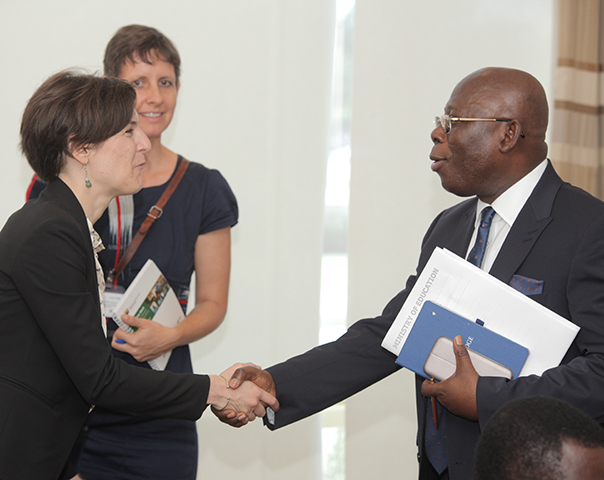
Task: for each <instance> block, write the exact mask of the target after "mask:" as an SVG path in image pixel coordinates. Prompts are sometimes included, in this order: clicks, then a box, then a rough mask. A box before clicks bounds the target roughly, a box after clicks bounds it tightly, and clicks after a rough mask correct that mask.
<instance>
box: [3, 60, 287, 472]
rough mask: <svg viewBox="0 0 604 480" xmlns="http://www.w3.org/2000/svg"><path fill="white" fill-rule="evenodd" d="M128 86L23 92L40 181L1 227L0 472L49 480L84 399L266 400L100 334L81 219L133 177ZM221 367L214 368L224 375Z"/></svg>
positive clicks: (99, 83)
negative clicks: (143, 356)
mask: <svg viewBox="0 0 604 480" xmlns="http://www.w3.org/2000/svg"><path fill="white" fill-rule="evenodd" d="M135 100H136V94H135V92H134V89H133V88H132V87H131V86H130V85H128V84H127V83H126V82H123V81H121V80H119V79H111V78H99V77H95V76H91V75H82V74H75V73H71V72H62V73H59V74H56V75H54V76H53V77H51V78H50V79H48V80H47V81H46V82H44V84H42V86H41V87H40V88H39V89H38V90H37V91H36V93H35V94H34V95H33V97H32V98H31V99H30V101H29V103H28V105H27V107H26V109H25V112H24V115H23V121H22V125H21V146H22V149H23V152H24V154H25V156H26V157H27V160H28V162H29V163H30V165H31V166H32V168H33V169H34V170H35V172H36V174H37V175H38V176H39V177H40V178H41V179H42V180H44V181H46V182H48V187H47V188H46V189H45V190H44V192H43V193H42V194H41V195H40V197H39V198H38V199H37V200H33V201H30V202H28V203H27V204H25V206H24V207H23V208H21V210H19V211H17V212H16V213H14V214H13V215H12V216H11V217H10V218H9V220H8V221H7V223H6V225H5V226H4V228H3V229H2V231H1V232H0V478H1V479H2V480H12V479H15V480H22V479H26V478H32V479H37V480H44V479H49V480H56V479H67V478H71V477H72V476H73V475H74V474H75V472H74V471H73V470H72V469H71V467H70V465H68V462H67V459H68V456H69V453H70V451H71V449H72V448H73V445H74V442H75V441H76V438H77V436H78V433H79V431H80V429H81V427H82V425H83V424H84V420H85V418H86V415H87V414H88V412H89V411H90V409H91V408H93V406H94V405H102V406H103V407H106V408H111V409H116V410H123V411H129V412H134V413H141V414H147V415H154V416H165V417H172V418H181V419H188V420H196V419H197V418H199V417H200V416H201V414H202V413H203V411H204V409H205V407H206V406H207V405H212V406H213V407H214V408H217V409H222V408H224V407H226V406H227V405H229V408H232V409H233V410H235V411H238V412H241V415H244V414H246V415H248V416H249V417H250V418H252V419H253V418H254V417H255V416H263V415H264V413H265V410H264V407H263V405H262V403H261V402H265V403H266V404H268V405H270V406H271V407H273V408H278V404H277V403H276V399H275V398H274V397H272V396H271V395H269V394H267V393H266V392H264V391H262V390H260V389H258V388H257V387H255V386H254V385H253V384H249V385H248V386H247V390H246V391H245V392H241V394H240V393H239V390H237V391H233V392H231V391H230V390H227V388H228V387H227V382H226V380H225V378H221V376H218V375H194V374H178V375H177V374H173V373H171V372H156V371H153V370H145V369H140V368H136V367H133V366H129V365H127V364H126V363H124V362H122V361H120V360H116V359H115V358H114V357H113V356H112V355H111V351H110V346H109V344H108V343H107V341H106V339H105V336H104V327H105V326H104V317H103V314H102V298H103V294H102V292H103V289H104V284H103V283H104V282H103V279H102V275H101V276H98V275H97V272H98V271H99V268H100V267H99V265H98V262H97V260H96V252H95V250H94V249H93V247H94V248H96V249H99V248H102V246H101V245H99V244H100V240H97V236H96V234H95V232H94V230H93V228H92V224H94V222H95V221H96V220H97V219H98V218H99V216H100V215H101V214H102V213H103V211H104V210H105V208H106V207H107V205H108V203H109V201H110V200H111V198H113V197H114V196H116V195H124V194H131V193H135V192H137V191H138V190H139V189H140V188H141V187H142V177H141V175H140V173H141V170H142V168H143V165H144V163H145V159H144V153H145V152H146V151H147V150H148V149H149V146H150V144H149V140H148V139H147V137H146V136H145V134H144V133H143V132H142V130H140V128H139V126H138V117H137V114H136V112H135V111H134V105H135ZM230 371H231V369H229V371H227V372H224V376H225V377H226V378H229V376H230V375H229V373H230Z"/></svg>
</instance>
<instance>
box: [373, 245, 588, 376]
mask: <svg viewBox="0 0 604 480" xmlns="http://www.w3.org/2000/svg"><path fill="white" fill-rule="evenodd" d="M544 287H545V288H547V285H545V286H544ZM428 300H429V301H431V302H433V303H435V304H437V305H440V306H442V307H444V308H446V309H448V310H450V311H452V312H455V313H456V314H457V315H460V316H462V317H464V318H467V319H469V320H471V321H475V320H481V322H484V323H483V325H484V328H488V329H490V330H492V331H494V332H496V333H498V334H499V335H502V336H504V337H506V338H508V339H510V340H512V341H514V342H516V343H518V344H520V345H522V346H524V347H526V348H528V350H529V355H528V358H527V360H526V363H525V364H524V367H523V368H522V371H521V372H520V376H527V375H532V374H535V375H541V374H542V373H543V372H544V371H545V370H547V369H549V368H553V367H556V366H558V365H559V364H560V362H561V361H562V359H563V358H564V355H565V354H566V352H567V351H568V348H569V347H570V345H571V344H572V342H573V340H574V339H575V337H576V335H577V333H578V331H579V327H578V326H577V325H575V324H574V323H572V322H570V321H568V320H566V319H565V318H563V317H561V316H560V315H558V314H556V313H554V312H552V311H551V310H549V309H547V308H546V307H544V306H543V305H540V304H538V303H537V302H535V301H534V300H531V299H530V298H528V297H527V296H526V295H523V294H522V293H520V292H518V291H516V290H514V289H513V288H512V287H510V286H509V285H506V284H505V283H503V282H501V281H500V280H498V279H497V278H495V277H493V276H492V275H489V274H488V273H487V272H484V271H483V270H481V269H479V268H478V267H476V266H474V265H472V264H471V263H470V262H467V261H465V260H464V259H462V258H460V257H458V256H457V255H455V254H453V253H451V252H450V251H448V250H445V249H442V248H436V249H435V250H434V252H433V253H432V256H431V257H430V259H429V260H428V263H427V264H426V266H425V267H424V269H423V271H422V273H421V275H420V276H419V277H418V279H417V281H416V283H415V286H414V287H413V288H412V290H411V292H410V293H409V296H408V297H407V300H406V301H405V303H404V305H403V307H402V308H401V311H400V312H399V314H398V316H397V317H396V319H395V320H394V322H393V324H392V326H391V327H390V330H389V331H388V333H387V334H386V336H385V337H384V340H383V342H382V347H384V348H385V349H387V350H388V351H390V352H392V353H394V354H395V355H397V356H398V355H399V353H400V352H401V350H402V348H403V345H404V344H405V342H406V341H407V339H408V337H409V334H410V332H411V329H412V328H413V325H414V323H415V321H416V320H417V316H418V314H419V312H420V311H421V308H422V305H423V304H424V302H426V301H428Z"/></svg>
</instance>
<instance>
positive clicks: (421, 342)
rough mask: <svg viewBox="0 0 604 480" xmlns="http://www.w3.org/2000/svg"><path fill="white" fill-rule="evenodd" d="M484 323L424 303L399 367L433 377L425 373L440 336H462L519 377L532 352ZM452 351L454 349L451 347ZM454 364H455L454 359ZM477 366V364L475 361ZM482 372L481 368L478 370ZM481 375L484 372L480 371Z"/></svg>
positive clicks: (468, 342)
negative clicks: (427, 362) (427, 361)
mask: <svg viewBox="0 0 604 480" xmlns="http://www.w3.org/2000/svg"><path fill="white" fill-rule="evenodd" d="M482 320H483V321H480V323H476V322H473V321H470V320H468V319H466V318H463V317H461V316H459V315H457V314H456V313H453V312H451V311H450V310H447V309H446V308H443V307H441V306H439V305H436V304H435V303H433V302H430V301H426V302H424V304H423V306H422V309H421V311H420V312H419V314H418V316H417V319H416V321H415V323H414V324H413V327H412V328H411V331H410V332H409V336H408V338H407V340H406V341H405V344H404V345H403V348H402V350H401V352H400V354H399V356H398V358H397V360H396V363H398V364H399V365H401V366H403V367H405V368H408V369H409V370H412V371H413V372H415V373H417V374H419V375H421V376H423V377H425V378H431V376H430V375H428V374H427V373H426V372H425V371H424V365H425V364H426V359H427V358H428V356H429V355H430V353H431V352H432V349H433V347H434V346H435V343H436V342H437V340H438V339H439V338H440V337H446V338H447V339H451V340H452V339H453V338H454V337H456V336H457V335H461V336H462V338H463V340H464V343H465V344H466V346H467V347H468V349H470V350H473V351H474V352H477V353H479V354H481V355H483V356H485V357H487V358H488V359H490V360H493V361H494V362H496V363H498V364H500V365H503V366H504V367H507V368H509V369H510V370H511V373H512V375H513V376H512V378H516V377H518V375H519V374H520V371H521V370H522V367H523V366H524V363H525V362H526V359H527V357H528V355H529V350H528V349H527V348H526V347H523V346H522V345H519V344H518V343H516V342H514V341H512V340H510V339H508V338H506V337H504V336H502V335H499V334H497V333H495V332H493V331H491V330H489V329H488V319H482ZM482 323H484V326H481V324H482ZM450 349H451V351H452V349H453V347H452V346H451V347H450ZM452 359H453V360H452V361H453V362H455V359H454V357H452ZM473 363H474V366H475V367H477V364H476V363H477V361H476V360H474V361H473ZM477 370H478V368H477ZM479 374H480V371H479Z"/></svg>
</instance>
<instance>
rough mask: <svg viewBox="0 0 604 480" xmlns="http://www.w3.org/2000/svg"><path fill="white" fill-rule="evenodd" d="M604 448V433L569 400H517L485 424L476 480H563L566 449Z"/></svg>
mask: <svg viewBox="0 0 604 480" xmlns="http://www.w3.org/2000/svg"><path fill="white" fill-rule="evenodd" d="M564 442H572V443H575V444H576V445H578V446H581V447H584V448H601V447H604V429H603V428H602V427H601V426H600V425H599V424H598V423H597V422H596V421H595V420H594V419H592V418H591V417H589V416H588V415H587V414H586V413H584V412H582V411H581V410H579V409H577V408H575V407H573V406H572V405H570V404H569V403H567V402H564V401H562V400H558V399H555V398H550V397H541V396H535V397H526V398H520V399H516V400H513V401H511V402H509V403H507V404H506V405H504V406H503V407H502V408H501V409H500V410H498V411H497V412H496V413H495V414H494V415H493V416H492V417H491V419H490V420H489V421H488V422H487V424H486V426H485V428H484V430H483V432H482V435H481V437H480V440H479V442H478V445H477V447H476V455H475V464H474V480H495V479H497V480H507V479H514V480H529V479H530V480H541V479H543V480H557V479H562V478H564V477H563V472H562V470H561V466H562V463H561V462H562V447H563V444H564Z"/></svg>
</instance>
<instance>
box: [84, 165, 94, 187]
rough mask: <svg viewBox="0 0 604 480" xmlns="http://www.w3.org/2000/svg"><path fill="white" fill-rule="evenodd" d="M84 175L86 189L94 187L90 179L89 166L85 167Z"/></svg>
mask: <svg viewBox="0 0 604 480" xmlns="http://www.w3.org/2000/svg"><path fill="white" fill-rule="evenodd" d="M84 173H85V174H86V177H85V178H84V182H86V188H90V187H92V183H90V179H89V178H88V166H87V165H84Z"/></svg>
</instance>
